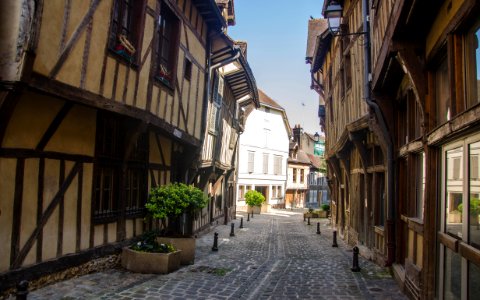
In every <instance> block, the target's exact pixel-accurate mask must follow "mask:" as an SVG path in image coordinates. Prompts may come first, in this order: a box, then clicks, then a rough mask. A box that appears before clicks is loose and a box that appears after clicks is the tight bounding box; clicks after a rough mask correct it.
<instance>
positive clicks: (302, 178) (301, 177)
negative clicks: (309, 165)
mask: <svg viewBox="0 0 480 300" xmlns="http://www.w3.org/2000/svg"><path fill="white" fill-rule="evenodd" d="M304 177H305V170H304V169H300V183H303V182H304V181H305V178H304Z"/></svg>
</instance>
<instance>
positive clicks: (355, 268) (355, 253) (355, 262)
mask: <svg viewBox="0 0 480 300" xmlns="http://www.w3.org/2000/svg"><path fill="white" fill-rule="evenodd" d="M359 252H360V250H359V249H358V247H357V246H355V247H353V267H352V272H360V266H359V265H358V253H359Z"/></svg>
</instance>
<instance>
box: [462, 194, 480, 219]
mask: <svg viewBox="0 0 480 300" xmlns="http://www.w3.org/2000/svg"><path fill="white" fill-rule="evenodd" d="M458 211H459V212H463V203H460V204H459V205H458ZM469 213H470V214H471V215H479V214H480V199H479V198H474V197H472V198H470V212H469Z"/></svg>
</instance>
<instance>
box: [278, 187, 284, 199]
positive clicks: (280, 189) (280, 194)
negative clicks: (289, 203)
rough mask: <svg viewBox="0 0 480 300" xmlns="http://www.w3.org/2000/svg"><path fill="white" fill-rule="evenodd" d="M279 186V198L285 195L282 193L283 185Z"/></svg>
mask: <svg viewBox="0 0 480 300" xmlns="http://www.w3.org/2000/svg"><path fill="white" fill-rule="evenodd" d="M277 188H278V189H277V197H278V198H282V196H283V195H282V186H281V185H279V186H278V187H277Z"/></svg>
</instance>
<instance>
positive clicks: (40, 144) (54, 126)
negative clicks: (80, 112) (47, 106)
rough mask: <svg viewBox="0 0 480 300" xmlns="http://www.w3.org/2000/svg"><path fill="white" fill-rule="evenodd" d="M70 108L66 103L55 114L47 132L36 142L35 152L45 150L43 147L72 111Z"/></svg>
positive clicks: (69, 104) (70, 103)
mask: <svg viewBox="0 0 480 300" xmlns="http://www.w3.org/2000/svg"><path fill="white" fill-rule="evenodd" d="M72 107H73V103H72V102H69V101H67V102H65V103H64V104H63V106H62V108H61V109H60V111H59V112H58V113H57V115H56V116H55V118H54V119H53V121H52V123H51V124H50V126H48V128H47V130H46V131H45V133H44V134H43V136H42V138H41V139H40V141H39V142H38V144H37V147H35V150H36V151H43V149H45V146H46V145H47V144H48V142H49V141H50V139H51V138H52V136H53V135H54V134H55V132H56V131H57V129H58V127H59V126H60V124H61V123H62V121H63V120H64V119H65V117H66V116H67V114H68V113H69V112H70V109H72Z"/></svg>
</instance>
